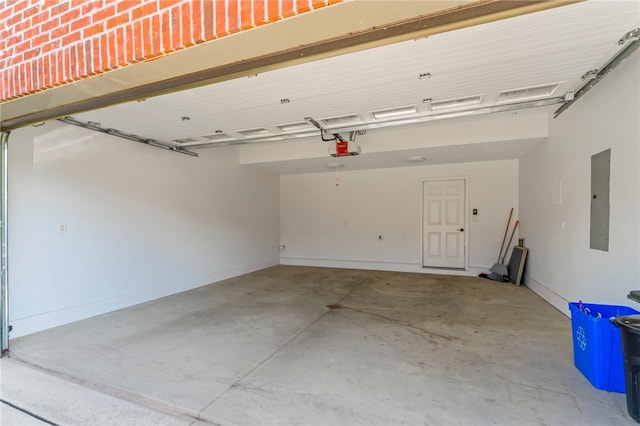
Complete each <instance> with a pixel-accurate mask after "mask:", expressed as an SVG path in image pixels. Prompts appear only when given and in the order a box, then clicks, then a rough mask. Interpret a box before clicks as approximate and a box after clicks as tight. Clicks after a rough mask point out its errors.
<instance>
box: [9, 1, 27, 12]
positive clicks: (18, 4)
mask: <svg viewBox="0 0 640 426" xmlns="http://www.w3.org/2000/svg"><path fill="white" fill-rule="evenodd" d="M7 3H9V4H13V12H14V13H15V12H20V11H21V10H23V9H25V8H26V7H27V6H28V5H29V3H28V2H26V1H24V0H23V1H14V2H11V1H8V2H7Z"/></svg>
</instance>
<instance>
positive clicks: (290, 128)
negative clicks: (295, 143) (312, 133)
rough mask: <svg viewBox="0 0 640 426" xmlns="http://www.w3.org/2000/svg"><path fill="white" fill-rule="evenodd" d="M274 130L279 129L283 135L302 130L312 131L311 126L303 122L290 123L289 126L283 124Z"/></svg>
mask: <svg viewBox="0 0 640 426" xmlns="http://www.w3.org/2000/svg"><path fill="white" fill-rule="evenodd" d="M276 128H277V129H280V130H281V131H282V132H284V133H289V132H299V131H302V130H310V129H313V126H311V125H310V124H309V123H307V122H306V121H303V122H300V123H291V124H284V125H282V126H276Z"/></svg>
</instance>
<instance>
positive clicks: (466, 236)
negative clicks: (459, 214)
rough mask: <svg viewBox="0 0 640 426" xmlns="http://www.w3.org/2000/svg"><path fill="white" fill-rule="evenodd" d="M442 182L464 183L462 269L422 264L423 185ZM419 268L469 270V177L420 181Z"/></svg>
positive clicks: (445, 177)
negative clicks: (454, 181)
mask: <svg viewBox="0 0 640 426" xmlns="http://www.w3.org/2000/svg"><path fill="white" fill-rule="evenodd" d="M443 180H462V181H464V209H463V211H464V218H463V221H464V230H465V232H464V268H440V267H436V266H426V265H425V264H424V213H425V212H424V184H425V183H426V182H437V181H443ZM419 186H420V196H419V197H418V198H419V200H420V268H421V269H429V268H435V269H443V270H451V271H462V270H464V271H466V270H468V269H469V250H468V247H469V176H438V177H430V178H422V179H420V185H419Z"/></svg>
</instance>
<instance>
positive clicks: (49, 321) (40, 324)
mask: <svg viewBox="0 0 640 426" xmlns="http://www.w3.org/2000/svg"><path fill="white" fill-rule="evenodd" d="M275 265H278V260H277V259H276V260H275V261H273V260H265V261H261V262H256V263H252V264H248V265H242V266H237V267H233V268H228V269H222V270H218V271H214V272H212V273H211V274H206V275H200V276H198V277H192V278H191V279H185V280H181V281H180V282H179V283H169V284H165V285H160V286H155V287H152V286H145V287H144V288H141V289H139V290H138V291H135V292H131V293H126V294H119V295H116V296H113V297H109V298H106V299H101V300H94V301H90V302H87V303H83V304H82V305H75V306H69V307H65V308H63V309H59V310H56V311H52V312H43V313H38V314H35V315H31V316H28V317H25V318H17V319H10V320H9V323H10V324H11V325H12V326H13V331H11V334H10V335H9V337H10V338H11V339H15V338H17V337H22V336H26V335H28V334H33V333H36V332H38V331H43V330H47V329H50V328H54V327H58V326H61V325H65V324H69V323H72V322H75V321H80V320H83V319H87V318H91V317H94V316H97V315H102V314H106V313H108V312H113V311H117V310H119V309H124V308H128V307H131V306H134V305H138V304H140V303H145V302H149V301H152V300H156V299H160V298H162V297H167V296H171V295H174V294H178V293H182V292H184V291H189V290H193V289H195V288H198V287H202V286H205V285H209V284H213V283H216V282H219V281H223V280H226V279H229V278H233V277H237V276H240V275H244V274H248V273H251V272H255V271H259V270H261V269H265V268H269V267H271V266H275Z"/></svg>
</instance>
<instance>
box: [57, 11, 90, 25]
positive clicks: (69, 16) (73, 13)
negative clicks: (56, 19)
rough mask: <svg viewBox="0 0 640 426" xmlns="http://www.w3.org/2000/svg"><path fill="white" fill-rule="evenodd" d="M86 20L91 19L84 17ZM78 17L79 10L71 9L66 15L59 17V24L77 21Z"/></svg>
mask: <svg viewBox="0 0 640 426" xmlns="http://www.w3.org/2000/svg"><path fill="white" fill-rule="evenodd" d="M84 16H85V17H86V18H87V19H91V18H90V17H89V16H88V15H84ZM79 17H80V9H78V8H76V9H71V10H70V11H68V12H67V13H65V14H63V15H60V22H62V23H63V24H64V23H69V22H71V21H73V20H75V19H78V18H79Z"/></svg>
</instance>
